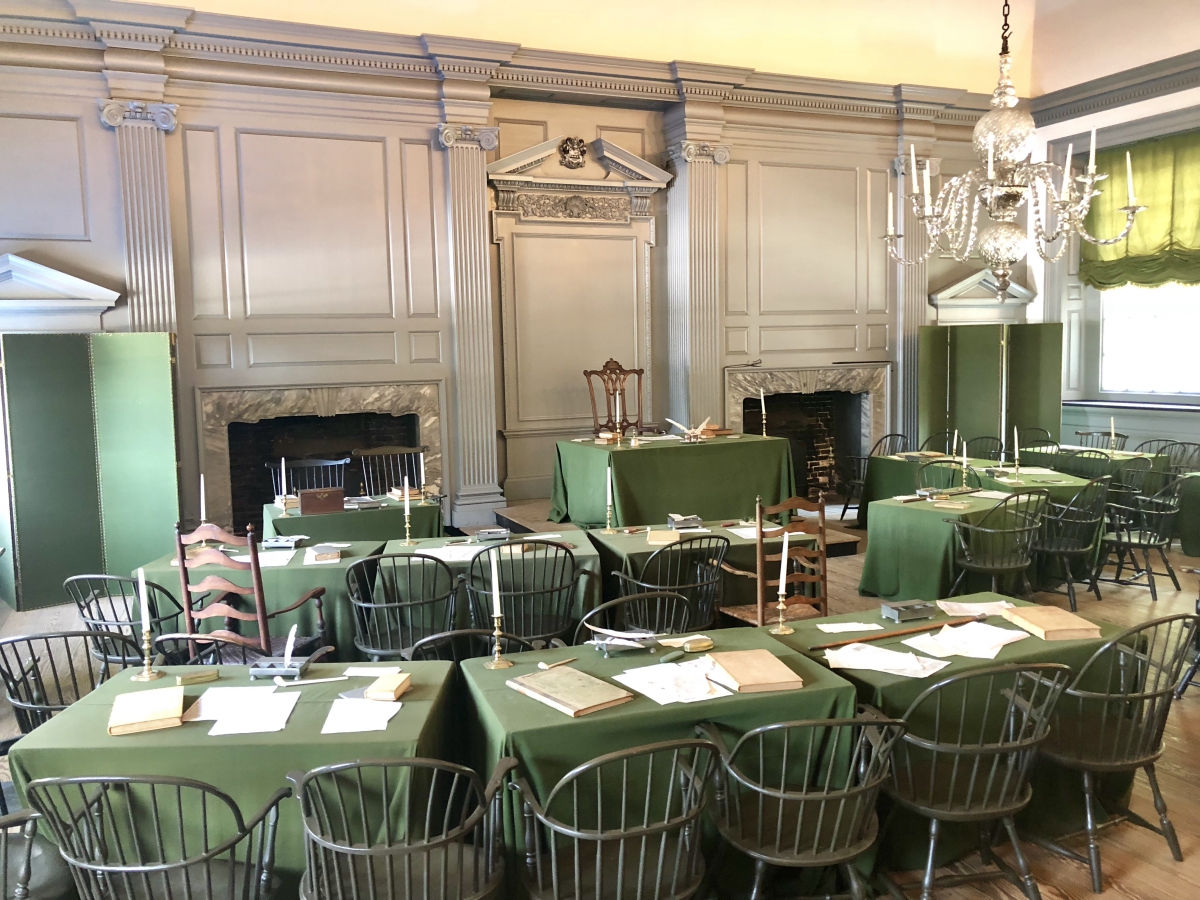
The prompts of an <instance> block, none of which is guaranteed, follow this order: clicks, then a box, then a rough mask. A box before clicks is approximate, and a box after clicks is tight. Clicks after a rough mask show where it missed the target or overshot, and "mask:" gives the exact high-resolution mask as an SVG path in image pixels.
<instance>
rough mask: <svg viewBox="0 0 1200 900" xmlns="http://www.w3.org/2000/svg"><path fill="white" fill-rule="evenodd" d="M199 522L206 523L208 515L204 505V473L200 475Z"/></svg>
mask: <svg viewBox="0 0 1200 900" xmlns="http://www.w3.org/2000/svg"><path fill="white" fill-rule="evenodd" d="M200 521H201V522H207V521H208V515H207V510H206V507H205V503H204V473H203V472H201V473H200Z"/></svg>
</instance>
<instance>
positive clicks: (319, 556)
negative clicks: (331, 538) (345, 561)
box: [310, 544, 342, 562]
mask: <svg viewBox="0 0 1200 900" xmlns="http://www.w3.org/2000/svg"><path fill="white" fill-rule="evenodd" d="M310 549H311V550H312V558H313V560H314V561H315V562H330V561H332V560H335V559H341V558H342V548H341V547H331V546H329V544H317V545H316V546H315V547H311V548H310Z"/></svg>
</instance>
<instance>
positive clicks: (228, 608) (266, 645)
mask: <svg viewBox="0 0 1200 900" xmlns="http://www.w3.org/2000/svg"><path fill="white" fill-rule="evenodd" d="M202 541H215V542H217V543H220V544H223V545H225V546H231V547H245V548H246V549H247V551H248V560H238V559H234V558H233V557H232V556H230V555H228V554H227V553H226V552H225V551H224V550H219V549H217V548H216V547H207V546H206V547H203V548H202V549H200V550H198V551H191V552H189V550H188V548H189V547H192V546H193V545H195V544H199V543H201V542H202ZM175 550H176V558H177V560H178V565H179V587H180V590H181V597H182V598H183V611H184V616H183V620H184V625H185V626H186V629H187V633H188V634H198V633H199V632H200V627H199V626H200V625H201V623H203V622H204V620H206V619H212V618H215V617H217V616H221V617H223V618H224V623H223V624H224V627H223V628H218V629H216V630H214V631H212V632H211V633H212V634H213V635H214V636H216V637H219V638H224V639H226V640H227V641H231V642H233V643H235V644H241V645H242V646H244V647H246V648H248V649H249V650H251V651H252V652H253V653H254V654H262V655H264V656H282V655H283V648H284V643H285V642H286V640H287V637H286V635H272V634H271V628H270V623H271V619H274V618H276V617H278V616H282V615H285V614H287V613H290V612H294V611H295V610H297V609H300V607H302V606H304V605H305V604H306V603H308V602H309V601H312V603H313V606H314V607H315V608H316V616H317V634H316V635H314V636H311V637H297V638H296V648H295V652H296V653H299V654H301V655H303V654H306V653H309V652H310V651H312V650H315V649H316V648H318V647H323V646H325V637H326V635H325V615H324V611H323V609H322V605H321V598H322V597H323V596H324V594H325V588H323V587H319V588H313V589H312V590H311V591H309V592H308V593H306V594H305V595H304V596H303V597H301V598H300V599H299V600H297V601H296V602H295V603H293V604H291V605H290V606H285V607H282V608H281V609H273V610H268V609H267V599H266V594H265V592H264V591H263V582H262V570H261V569H260V568H259V562H258V544H257V543H256V542H255V540H254V526H250V527H248V528H247V529H246V536H245V537H244V538H243V537H237V536H236V535H233V534H230V533H229V532H228V531H225V530H224V529H223V528H220V527H218V526H216V525H212V524H205V525H201V526H200V527H199V528H197V529H196V530H195V531H193V532H192V533H191V534H184V533H183V532H181V531H180V529H179V524H178V523H176V525H175ZM207 565H215V566H220V567H221V568H224V569H232V570H233V571H237V572H249V573H250V585H249V586H248V587H247V586H243V585H240V584H234V583H233V582H232V581H230V580H229V579H228V578H225V577H223V576H221V575H206V576H205V577H204V578H203V579H202V580H201V581H200V582H198V583H197V584H192V583H191V579H190V577H189V573H190V572H191V570H192V569H196V568H199V567H200V566H207ZM210 592H215V596H214V597H212V598H211V599H209V600H208V601H207V602H206V603H205V604H204V606H203V607H202V608H201V607H198V606H197V604H196V602H195V601H194V599H193V598H194V597H198V596H204V595H207V594H209V593H210ZM239 597H250V598H252V599H253V602H254V609H253V611H250V610H246V609H242V608H241V607H242V604H241V603H239V602H238V599H237V598H239ZM238 622H255V623H257V625H258V634H257V635H256V636H254V637H249V636H243V635H242V634H240V633H239V632H238V630H237V628H238V625H237V623H238ZM225 656H226V653H225V652H224V651H222V652H221V659H222V662H224V661H225ZM240 662H241V659H240V658H239V660H237V661H234V660H230V664H238V663H240Z"/></svg>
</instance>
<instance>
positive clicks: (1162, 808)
mask: <svg viewBox="0 0 1200 900" xmlns="http://www.w3.org/2000/svg"><path fill="white" fill-rule="evenodd" d="M1144 768H1145V769H1146V777H1147V778H1148V779H1150V792H1151V793H1152V794H1154V809H1155V810H1156V811H1157V812H1158V824H1159V827H1161V828H1162V833H1163V837H1165V838H1166V839H1167V846H1168V847H1170V848H1171V856H1172V858H1173V859H1174V860H1175V862H1183V851H1181V850H1180V849H1179V838H1178V837H1176V836H1175V826H1174V825H1172V824H1171V820H1170V819H1168V818H1167V801H1165V800H1164V799H1163V795H1162V791H1160V790H1159V789H1158V776H1157V775H1156V774H1155V773H1154V763H1150V764H1149V765H1148V766H1145V767H1144Z"/></svg>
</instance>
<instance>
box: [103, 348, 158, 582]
mask: <svg viewBox="0 0 1200 900" xmlns="http://www.w3.org/2000/svg"><path fill="white" fill-rule="evenodd" d="M172 340H173V338H172V335H170V334H157V333H146V334H93V335H91V336H90V337H89V341H90V345H91V360H92V392H93V405H94V407H95V419H96V456H97V460H98V468H99V472H100V501H101V507H100V508H101V522H102V524H103V530H104V556H105V564H106V566H105V567H106V569H107V571H108V573H109V574H110V575H128V574H129V573H130V572H131V571H133V569H135V568H137V567H138V566H141V565H145V564H146V563H148V562H150V561H151V560H154V559H157V558H158V557H160V556H162V555H163V554H165V553H169V552H170V551H171V549H172V547H174V534H175V532H174V526H175V523H176V522H177V521H178V520H179V481H178V473H177V470H176V456H175V391H174V366H173V362H172V355H173V354H172Z"/></svg>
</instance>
